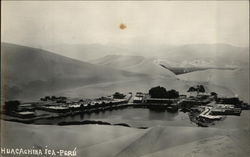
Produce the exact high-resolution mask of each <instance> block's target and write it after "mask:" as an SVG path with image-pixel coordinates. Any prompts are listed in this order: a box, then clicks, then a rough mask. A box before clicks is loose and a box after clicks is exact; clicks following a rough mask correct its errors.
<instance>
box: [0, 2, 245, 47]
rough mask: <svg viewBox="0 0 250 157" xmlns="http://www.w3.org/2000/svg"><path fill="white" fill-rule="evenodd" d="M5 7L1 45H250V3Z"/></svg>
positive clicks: (27, 4)
mask: <svg viewBox="0 0 250 157" xmlns="http://www.w3.org/2000/svg"><path fill="white" fill-rule="evenodd" d="M1 3H2V6H1V7H2V8H1V29H2V30H1V40H2V41H5V42H11V43H16V44H21V45H27V46H34V47H41V46H46V45H53V44H61V43H65V44H102V45H112V44H125V45H130V44H145V45H148V44H151V45H157V44H161V45H162V44H163V45H164V44H166V45H183V44H197V43H206V44H213V43H225V44H231V45H234V46H241V47H248V44H249V2H248V1H175V2H174V1H158V2H154V1H119V2H115V1H110V2H108V1H93V2H90V1H74V2H72V1H1ZM120 24H124V25H125V26H126V28H125V29H120Z"/></svg>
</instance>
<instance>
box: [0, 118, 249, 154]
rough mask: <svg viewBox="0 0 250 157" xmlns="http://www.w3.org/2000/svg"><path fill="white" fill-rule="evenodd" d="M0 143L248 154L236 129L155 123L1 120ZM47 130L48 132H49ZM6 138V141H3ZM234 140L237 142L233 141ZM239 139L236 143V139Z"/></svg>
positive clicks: (83, 150)
mask: <svg viewBox="0 0 250 157" xmlns="http://www.w3.org/2000/svg"><path fill="white" fill-rule="evenodd" d="M1 124H2V126H1V127H2V132H1V146H5V147H8V146H11V147H14V148H15V147H18V148H19V147H20V145H22V147H23V148H30V147H33V146H34V147H35V148H40V149H44V148H45V146H48V147H49V148H52V149H56V150H58V149H71V150H73V149H74V148H75V147H77V156H79V157H80V156H85V157H94V156H95V157H112V156H113V157H123V156H126V157H127V156H130V157H138V156H149V157H151V156H152V157H153V156H162V155H163V156H165V154H166V155H169V156H174V155H176V156H185V155H192V154H193V155H202V156H209V155H210V156H211V157H214V156H215V157H217V156H221V155H229V156H230V157H236V156H239V155H240V156H242V157H244V156H247V155H249V153H250V152H249V151H248V150H247V149H245V148H247V146H249V141H247V139H249V134H248V135H247V134H244V135H243V136H244V137H245V141H246V142H245V143H243V142H239V141H241V139H239V140H237V136H241V134H242V132H241V131H239V130H237V129H233V130H230V129H226V130H224V129H216V128H196V127H171V126H166V127H163V126H155V127H152V128H150V129H135V128H127V127H122V126H99V125H84V126H47V125H28V124H19V123H14V122H7V121H1ZM48 132H49V134H48ZM6 139H8V140H6ZM235 141H236V142H235ZM237 141H238V142H237Z"/></svg>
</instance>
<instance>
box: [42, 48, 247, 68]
mask: <svg viewBox="0 0 250 157" xmlns="http://www.w3.org/2000/svg"><path fill="white" fill-rule="evenodd" d="M44 48H45V49H46V50H50V51H52V52H56V53H59V54H61V55H63V56H67V57H70V58H74V59H78V60H82V61H89V60H95V59H98V58H101V57H104V56H107V55H126V56H145V57H157V58H160V59H162V63H163V64H165V65H166V66H172V67H176V66H179V67H194V66H195V67H208V66H209V67H211V66H212V67H215V66H216V67H239V66H240V67H241V66H245V67H246V66H248V63H249V61H248V59H249V48H246V47H237V46H232V45H228V44H188V45H180V46H173V45H145V44H131V45H100V44H57V45H51V46H47V47H44Z"/></svg>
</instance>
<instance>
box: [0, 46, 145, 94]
mask: <svg viewBox="0 0 250 157" xmlns="http://www.w3.org/2000/svg"><path fill="white" fill-rule="evenodd" d="M1 53H2V54H1V57H2V66H1V70H2V78H3V80H2V83H3V84H2V85H3V86H2V87H4V88H3V89H2V90H4V92H3V93H4V94H5V95H4V97H5V98H9V99H14V98H36V97H39V96H41V95H47V94H49V93H53V92H55V91H58V90H65V89H70V88H75V87H78V86H83V85H89V84H95V83H100V82H111V81H114V82H115V81H120V80H129V79H131V78H132V79H136V78H138V79H139V78H141V77H146V76H145V75H144V74H137V73H132V72H127V71H122V70H117V69H113V68H109V67H103V66H99V65H94V64H90V63H87V62H82V61H78V60H75V59H71V58H68V57H64V56H61V55H57V54H55V53H51V52H48V51H44V50H42V49H36V48H31V47H26V46H20V45H15V44H10V43H1Z"/></svg>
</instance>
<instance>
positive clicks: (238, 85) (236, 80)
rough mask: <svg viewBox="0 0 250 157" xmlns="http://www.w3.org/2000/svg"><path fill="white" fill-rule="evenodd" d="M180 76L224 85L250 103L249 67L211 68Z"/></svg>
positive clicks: (190, 79) (179, 76) (183, 78)
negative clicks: (231, 68)
mask: <svg viewBox="0 0 250 157" xmlns="http://www.w3.org/2000/svg"><path fill="white" fill-rule="evenodd" d="M178 78H180V79H181V80H187V81H200V82H207V83H210V84H214V85H219V86H223V87H225V88H228V89H229V90H231V91H233V92H234V93H235V95H236V96H239V97H240V98H241V99H243V100H244V101H246V102H248V103H249V68H247V69H236V70H215V69H210V70H205V71H196V72H191V73H187V74H182V75H178Z"/></svg>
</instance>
